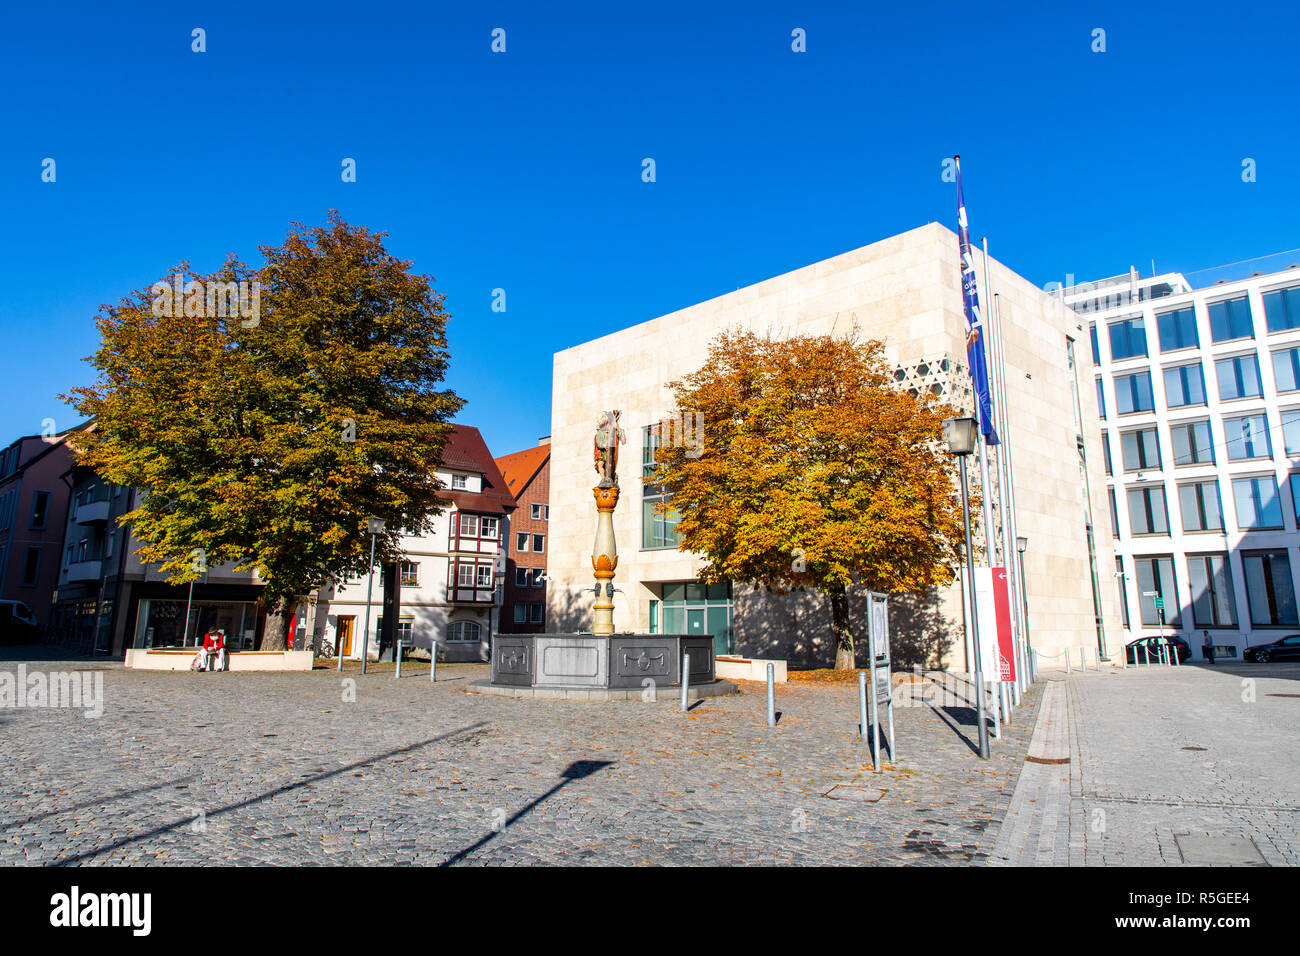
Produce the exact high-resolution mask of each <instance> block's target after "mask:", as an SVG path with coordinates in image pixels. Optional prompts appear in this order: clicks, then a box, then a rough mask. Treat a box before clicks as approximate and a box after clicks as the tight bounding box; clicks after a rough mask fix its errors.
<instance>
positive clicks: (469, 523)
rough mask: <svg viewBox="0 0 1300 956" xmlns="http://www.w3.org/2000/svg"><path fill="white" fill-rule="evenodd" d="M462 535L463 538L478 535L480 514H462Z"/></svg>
mask: <svg viewBox="0 0 1300 956" xmlns="http://www.w3.org/2000/svg"><path fill="white" fill-rule="evenodd" d="M460 536H461V537H462V538H477V537H478V515H467V514H462V515H461V516H460Z"/></svg>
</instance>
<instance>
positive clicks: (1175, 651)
mask: <svg viewBox="0 0 1300 956" xmlns="http://www.w3.org/2000/svg"><path fill="white" fill-rule="evenodd" d="M1169 654H1170V656H1171V657H1173V659H1174V666H1175V667H1182V666H1183V662H1182V661H1181V660H1180V659H1179V657H1178V648H1177V647H1174V648H1172V649H1171V650H1170V651H1169Z"/></svg>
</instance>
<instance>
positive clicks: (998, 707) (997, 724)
mask: <svg viewBox="0 0 1300 956" xmlns="http://www.w3.org/2000/svg"><path fill="white" fill-rule="evenodd" d="M1066 660H1067V661H1068V660H1069V657H1066ZM980 693H981V694H987V693H988V688H987V687H981V688H980ZM984 699H985V700H988V698H987V697H985V698H984ZM993 739H994V740H1001V739H1002V699H1001V696H1000V695H999V694H998V692H997V685H996V684H995V685H994V687H993Z"/></svg>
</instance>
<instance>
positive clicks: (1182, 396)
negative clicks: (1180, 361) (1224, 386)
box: [1165, 362, 1205, 408]
mask: <svg viewBox="0 0 1300 956" xmlns="http://www.w3.org/2000/svg"><path fill="white" fill-rule="evenodd" d="M1165 404H1166V405H1168V406H1169V407H1170V408H1181V407H1183V406H1184V405H1204V404H1205V374H1204V373H1203V372H1202V371H1201V363H1200V362H1197V363H1196V364H1195V365H1179V366H1176V367H1174V368H1167V369H1165Z"/></svg>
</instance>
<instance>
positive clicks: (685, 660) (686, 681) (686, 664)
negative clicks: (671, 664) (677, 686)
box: [682, 654, 691, 714]
mask: <svg viewBox="0 0 1300 956" xmlns="http://www.w3.org/2000/svg"><path fill="white" fill-rule="evenodd" d="M690 683H691V655H690V654H682V713H683V714H684V713H686V689H687V687H689V686H690Z"/></svg>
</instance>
